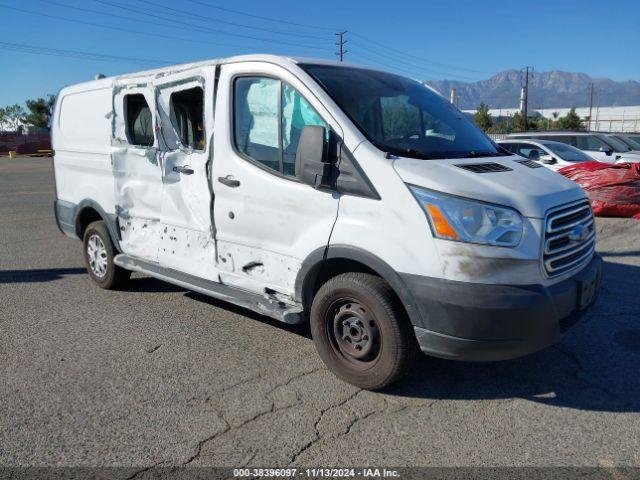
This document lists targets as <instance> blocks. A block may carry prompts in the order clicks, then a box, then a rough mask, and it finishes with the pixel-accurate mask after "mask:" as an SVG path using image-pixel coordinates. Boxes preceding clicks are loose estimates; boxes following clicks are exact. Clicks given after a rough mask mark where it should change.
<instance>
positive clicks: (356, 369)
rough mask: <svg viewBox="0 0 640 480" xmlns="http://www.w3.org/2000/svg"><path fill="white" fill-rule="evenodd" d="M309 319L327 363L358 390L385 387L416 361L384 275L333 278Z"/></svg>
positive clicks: (406, 326) (397, 303)
mask: <svg viewBox="0 0 640 480" xmlns="http://www.w3.org/2000/svg"><path fill="white" fill-rule="evenodd" d="M310 320H311V335H312V337H313V341H314V344H315V346H316V349H317V351H318V354H319V355H320V357H321V358H322V360H323V361H324V363H325V364H326V365H327V367H329V370H331V371H332V372H333V373H334V374H335V375H336V376H338V377H339V378H341V379H342V380H344V381H346V382H348V383H350V384H352V385H355V386H357V387H360V388H364V389H367V390H379V389H382V388H384V387H386V386H388V385H390V384H391V383H393V382H395V381H396V380H397V379H398V378H400V377H401V376H402V375H403V374H404V373H405V372H406V371H407V369H408V368H409V366H410V365H411V363H412V361H413V359H414V358H415V354H416V351H417V342H416V339H415V334H414V331H413V328H412V327H411V323H410V322H409V319H408V318H407V315H406V313H405V311H404V309H403V307H402V305H401V304H400V301H399V300H398V298H397V297H396V295H395V293H394V292H393V290H392V289H391V287H390V286H389V285H388V284H387V283H386V282H385V281H384V280H382V279H381V278H380V277H376V276H374V275H370V274H367V273H355V272H354V273H344V274H341V275H338V276H336V277H333V278H332V279H330V280H329V281H328V282H327V283H325V284H324V285H323V286H322V287H320V289H319V290H318V293H317V294H316V296H315V298H314V299H313V304H312V305H311V319H310ZM365 337H366V338H365Z"/></svg>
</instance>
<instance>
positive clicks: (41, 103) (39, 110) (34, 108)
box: [24, 95, 56, 128]
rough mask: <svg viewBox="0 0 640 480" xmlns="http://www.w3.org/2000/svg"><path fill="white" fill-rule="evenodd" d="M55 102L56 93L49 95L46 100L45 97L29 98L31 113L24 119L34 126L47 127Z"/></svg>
mask: <svg viewBox="0 0 640 480" xmlns="http://www.w3.org/2000/svg"><path fill="white" fill-rule="evenodd" d="M55 103H56V97H55V96H54V95H48V98H47V99H46V100H45V99H44V98H38V99H37V100H27V101H26V104H27V108H28V109H29V114H27V116H26V117H25V118H24V121H25V122H26V123H27V124H29V125H33V126H34V127H40V128H47V127H48V126H49V122H50V120H51V112H52V110H53V107H54V105H55Z"/></svg>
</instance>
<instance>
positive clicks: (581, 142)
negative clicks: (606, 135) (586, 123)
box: [576, 135, 606, 151]
mask: <svg viewBox="0 0 640 480" xmlns="http://www.w3.org/2000/svg"><path fill="white" fill-rule="evenodd" d="M576 146H577V147H578V148H579V149H580V150H591V151H597V150H600V147H605V146H606V145H605V144H604V142H602V141H601V140H599V139H598V138H596V137H594V136H593V135H579V136H578V137H576Z"/></svg>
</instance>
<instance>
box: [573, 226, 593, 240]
mask: <svg viewBox="0 0 640 480" xmlns="http://www.w3.org/2000/svg"><path fill="white" fill-rule="evenodd" d="M588 236H589V229H588V228H587V227H585V226H584V225H577V226H575V227H573V228H572V229H571V231H570V232H569V240H571V241H572V242H584V241H585V240H586V239H587V237H588Z"/></svg>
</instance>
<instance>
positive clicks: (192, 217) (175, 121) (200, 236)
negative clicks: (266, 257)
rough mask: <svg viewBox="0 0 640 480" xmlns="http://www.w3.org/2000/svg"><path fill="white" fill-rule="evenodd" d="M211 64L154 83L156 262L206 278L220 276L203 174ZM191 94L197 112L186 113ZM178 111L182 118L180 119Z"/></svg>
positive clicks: (208, 155)
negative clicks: (158, 174) (158, 164)
mask: <svg viewBox="0 0 640 480" xmlns="http://www.w3.org/2000/svg"><path fill="white" fill-rule="evenodd" d="M215 68H216V67H208V68H201V69H195V70H190V71H187V72H181V73H179V74H174V75H169V76H164V77H162V78H159V79H157V80H156V82H155V87H156V108H157V115H158V118H159V119H160V128H159V132H160V148H161V150H162V153H161V157H162V179H163V192H162V202H161V203H162V206H161V223H162V225H163V227H164V228H163V230H162V234H161V236H160V251H159V260H160V263H161V265H163V266H165V267H169V268H173V269H176V270H180V271H182V272H186V273H189V274H192V275H198V276H201V277H203V278H206V279H210V280H217V277H218V276H217V268H216V258H215V244H214V241H213V228H212V223H211V218H212V215H211V208H212V197H211V188H210V185H209V178H208V175H207V173H208V171H207V169H208V168H209V166H208V163H209V161H210V158H211V155H212V152H211V149H212V146H211V145H210V143H211V142H210V133H211V131H212V129H213V108H214V99H213V92H212V84H213V77H214V74H215ZM194 93H195V94H196V95H195V97H193V95H191V94H194ZM189 95H191V97H192V98H191V100H190V102H191V104H190V105H191V106H193V105H195V104H198V105H200V106H201V107H200V110H199V111H198V113H197V114H196V113H194V111H189V112H187V110H188V109H187V108H186V107H185V106H184V104H181V101H180V100H179V99H180V98H186V97H189ZM185 96H186V97H185ZM194 98H195V100H194ZM181 112H182V113H184V114H185V117H183V118H181V117H180V114H181ZM200 112H201V113H200ZM181 121H182V122H187V123H181ZM196 137H197V138H198V139H199V141H196Z"/></svg>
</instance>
